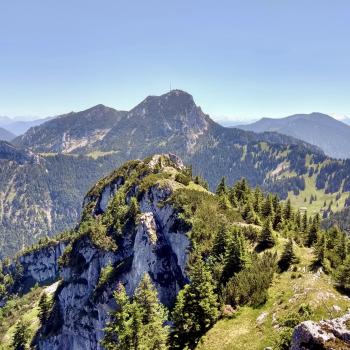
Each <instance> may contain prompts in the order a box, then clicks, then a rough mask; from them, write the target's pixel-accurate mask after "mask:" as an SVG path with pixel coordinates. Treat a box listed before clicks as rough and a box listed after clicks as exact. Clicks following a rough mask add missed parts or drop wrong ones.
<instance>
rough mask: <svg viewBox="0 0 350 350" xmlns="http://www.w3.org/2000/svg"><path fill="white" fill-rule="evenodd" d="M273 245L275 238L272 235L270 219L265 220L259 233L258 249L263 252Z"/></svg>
mask: <svg viewBox="0 0 350 350" xmlns="http://www.w3.org/2000/svg"><path fill="white" fill-rule="evenodd" d="M274 245H275V238H274V234H273V229H272V224H271V220H270V218H267V219H266V220H265V222H264V226H263V228H262V230H261V233H260V238H259V245H258V248H259V249H261V250H263V249H267V248H272V247H273V246H274Z"/></svg>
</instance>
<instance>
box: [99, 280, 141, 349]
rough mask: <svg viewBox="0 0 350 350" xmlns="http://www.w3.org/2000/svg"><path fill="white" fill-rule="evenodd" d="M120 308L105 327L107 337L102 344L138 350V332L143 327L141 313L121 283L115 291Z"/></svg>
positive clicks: (108, 346)
mask: <svg viewBox="0 0 350 350" xmlns="http://www.w3.org/2000/svg"><path fill="white" fill-rule="evenodd" d="M114 299H115V301H116V303H117V305H118V309H117V311H116V312H114V313H113V315H112V321H111V322H110V323H108V324H107V327H106V328H105V338H104V339H103V341H102V345H103V346H104V347H105V348H106V349H107V350H127V349H130V350H136V349H138V344H139V341H138V334H139V333H140V327H141V314H140V311H139V309H138V307H137V306H136V304H132V303H131V302H130V300H129V297H128V295H127V294H126V291H125V288H124V286H123V285H122V284H121V283H120V284H119V285H118V287H117V290H116V292H115V293H114Z"/></svg>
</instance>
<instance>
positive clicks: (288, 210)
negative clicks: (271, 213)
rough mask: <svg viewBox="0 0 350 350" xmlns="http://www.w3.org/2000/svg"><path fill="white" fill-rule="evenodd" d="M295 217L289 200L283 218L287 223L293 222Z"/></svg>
mask: <svg viewBox="0 0 350 350" xmlns="http://www.w3.org/2000/svg"><path fill="white" fill-rule="evenodd" d="M292 217H293V208H292V204H291V201H290V199H287V201H286V204H285V206H284V211H283V218H284V220H286V221H289V220H291V219H292Z"/></svg>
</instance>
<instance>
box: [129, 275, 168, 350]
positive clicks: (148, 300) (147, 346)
mask: <svg viewBox="0 0 350 350" xmlns="http://www.w3.org/2000/svg"><path fill="white" fill-rule="evenodd" d="M134 303H136V304H137V306H138V308H139V310H140V314H141V322H142V323H141V327H140V332H139V336H138V340H139V344H140V347H139V349H142V350H166V349H167V348H168V345H167V344H168V335H169V327H168V326H165V322H166V320H167V313H166V310H165V308H164V306H163V305H161V304H160V302H159V300H158V293H157V290H156V289H155V288H154V286H153V284H152V281H151V279H150V277H149V275H148V274H145V275H144V277H143V278H142V280H141V282H140V284H139V286H138V287H137V288H136V291H135V297H134Z"/></svg>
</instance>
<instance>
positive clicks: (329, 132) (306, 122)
mask: <svg viewBox="0 0 350 350" xmlns="http://www.w3.org/2000/svg"><path fill="white" fill-rule="evenodd" d="M344 121H345V122H346V121H348V122H349V120H344ZM236 127H238V128H240V129H243V130H249V131H254V132H266V131H273V132H278V133H281V134H284V135H289V136H293V137H296V138H298V139H300V140H303V141H306V142H309V143H311V144H313V145H316V146H318V147H320V148H321V149H322V150H323V151H324V152H325V153H326V154H327V155H329V156H330V157H334V158H350V125H347V124H345V123H344V122H342V121H339V120H336V119H334V118H332V117H331V116H329V115H326V114H322V113H311V114H296V115H292V116H290V117H286V118H281V119H272V118H262V119H260V120H258V121H257V122H254V123H252V124H248V125H239V126H236Z"/></svg>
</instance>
